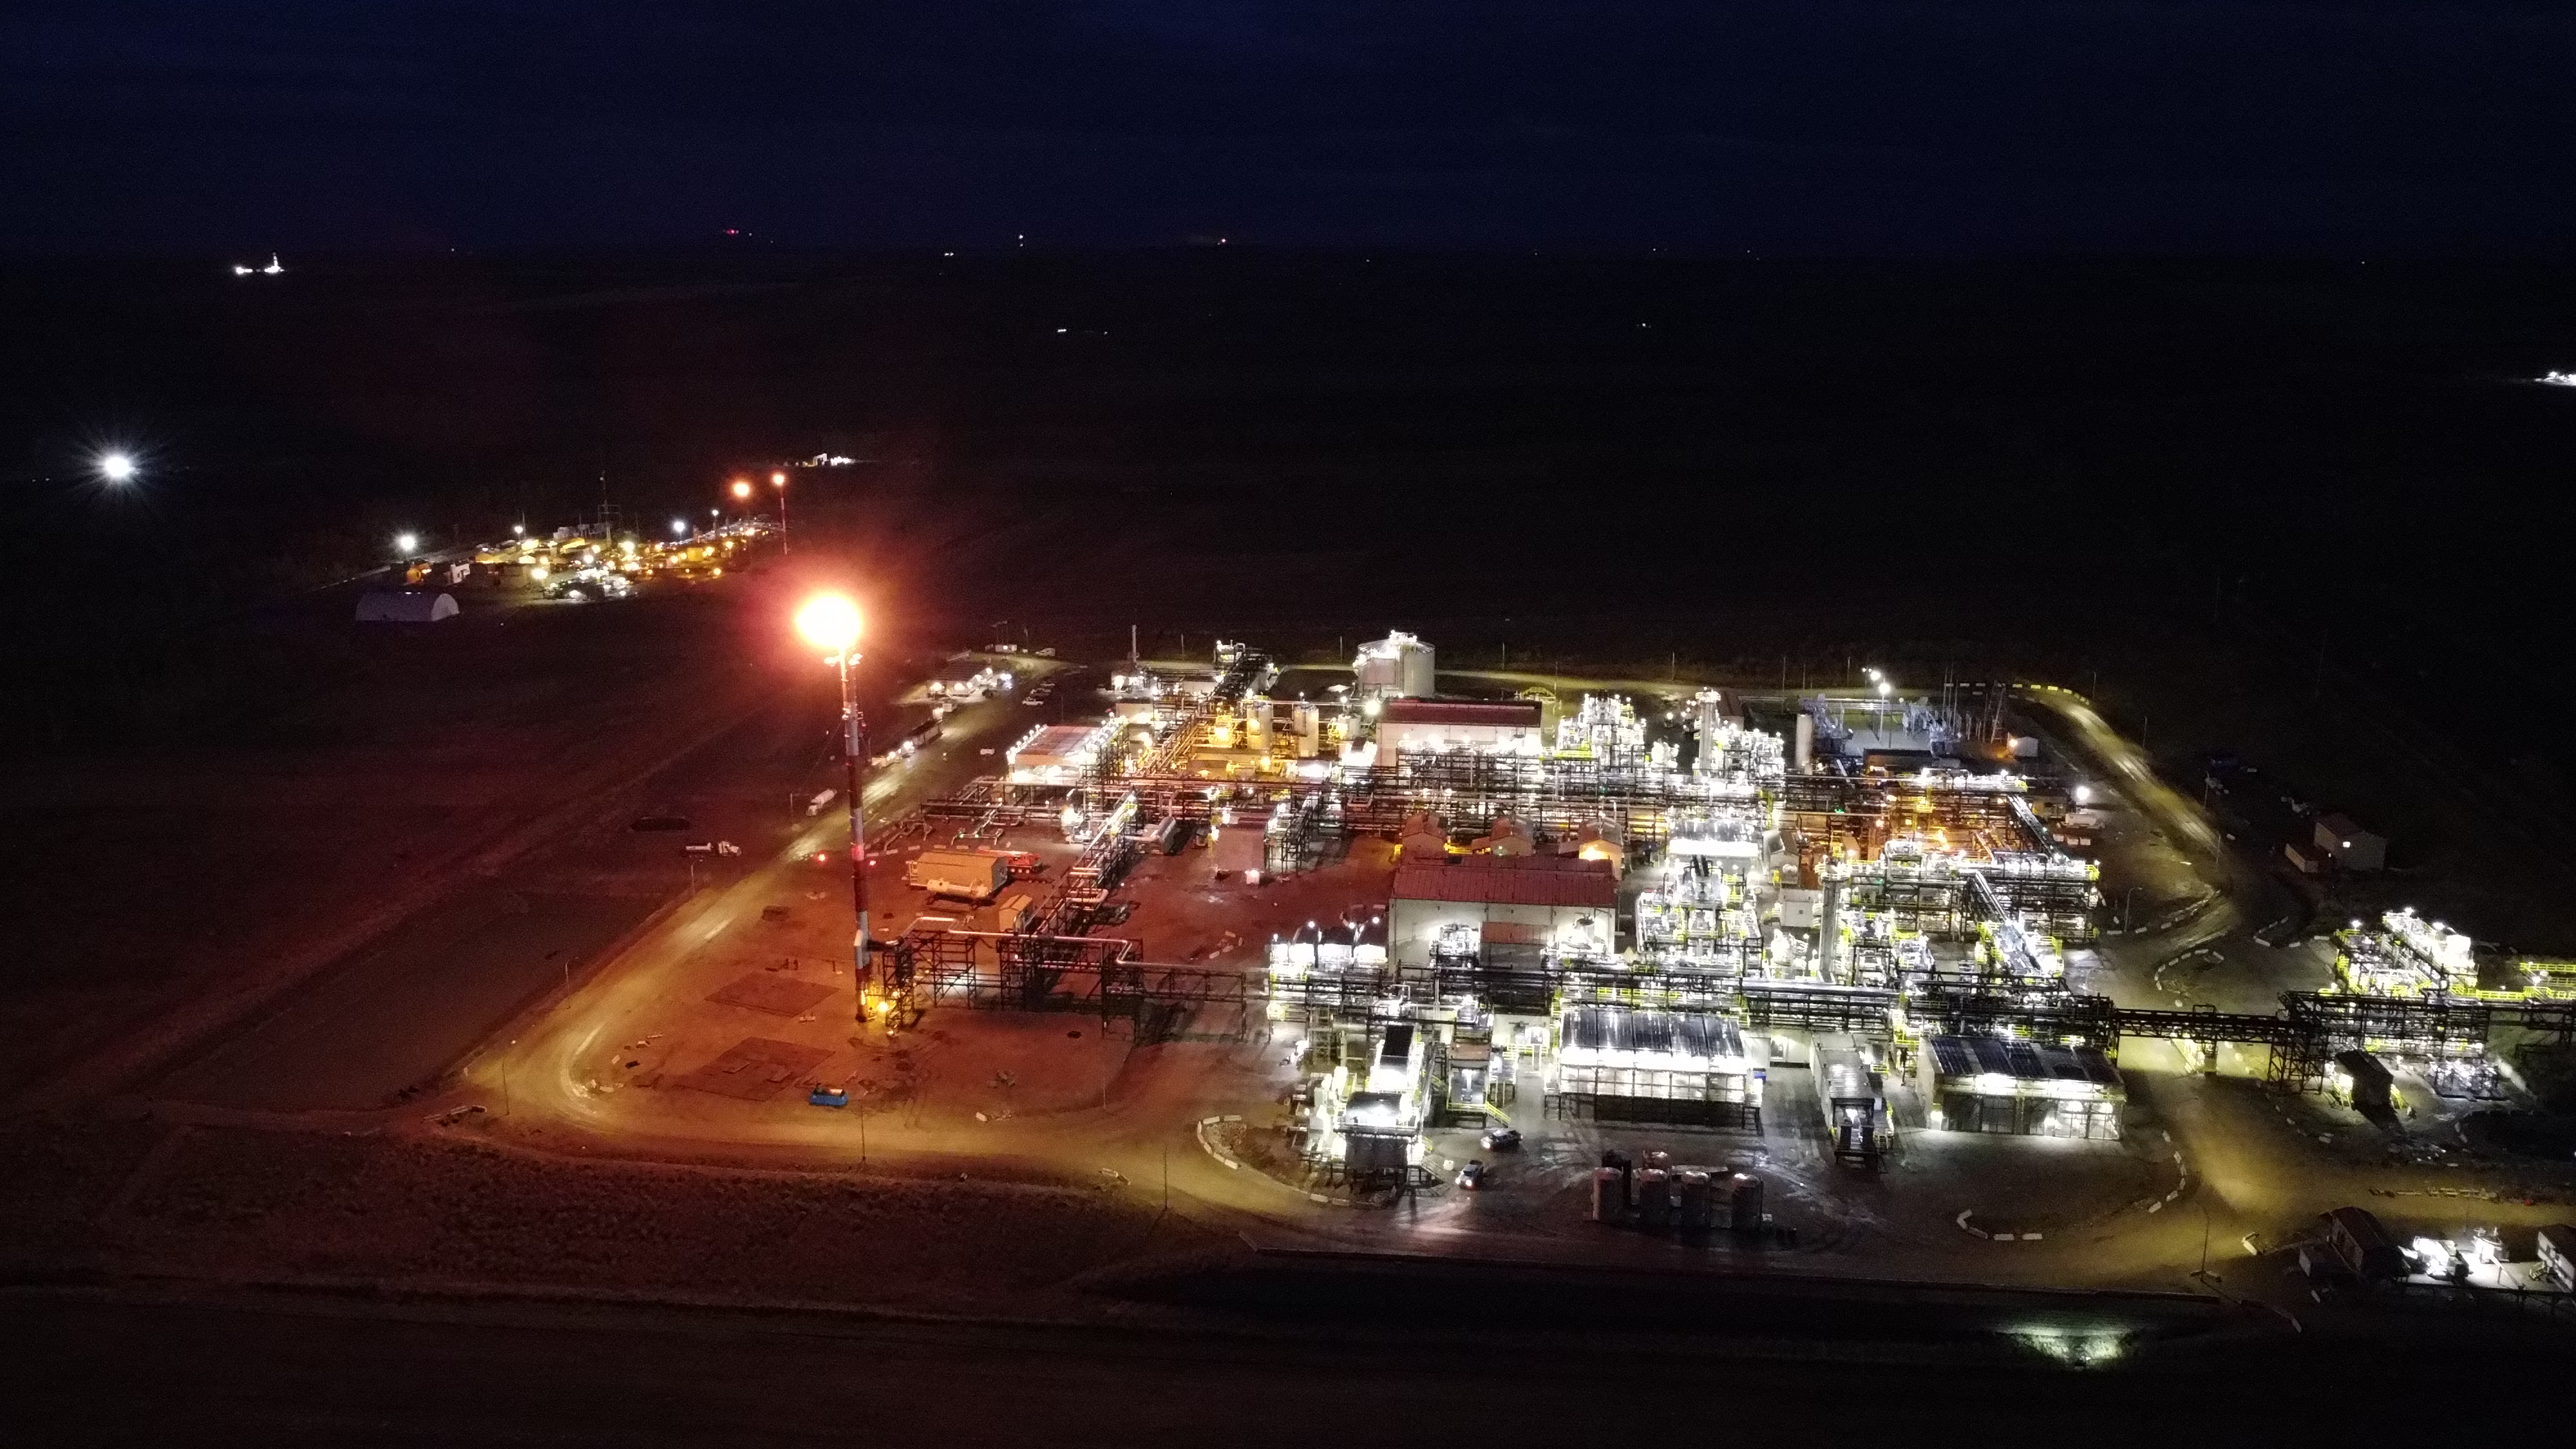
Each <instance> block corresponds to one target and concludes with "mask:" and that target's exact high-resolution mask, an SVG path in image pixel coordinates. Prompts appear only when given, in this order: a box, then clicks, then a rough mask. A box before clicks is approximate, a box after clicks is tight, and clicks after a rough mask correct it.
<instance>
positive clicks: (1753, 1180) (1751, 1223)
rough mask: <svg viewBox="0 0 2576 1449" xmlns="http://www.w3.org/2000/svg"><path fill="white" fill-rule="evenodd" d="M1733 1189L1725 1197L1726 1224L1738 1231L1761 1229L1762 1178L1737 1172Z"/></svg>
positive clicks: (1758, 1230) (1750, 1231) (1756, 1231)
mask: <svg viewBox="0 0 2576 1449" xmlns="http://www.w3.org/2000/svg"><path fill="white" fill-rule="evenodd" d="M1733 1189H1734V1190H1733V1191H1732V1192H1731V1193H1730V1194H1729V1196H1728V1199H1727V1206H1728V1209H1729V1212H1728V1226H1730V1227H1732V1228H1734V1229H1735V1231H1737V1232H1739V1233H1758V1232H1760V1231H1762V1179H1760V1178H1758V1177H1755V1176H1754V1175H1753V1174H1751V1173H1749V1172H1739V1173H1737V1174H1736V1175H1735V1181H1734V1184H1733Z"/></svg>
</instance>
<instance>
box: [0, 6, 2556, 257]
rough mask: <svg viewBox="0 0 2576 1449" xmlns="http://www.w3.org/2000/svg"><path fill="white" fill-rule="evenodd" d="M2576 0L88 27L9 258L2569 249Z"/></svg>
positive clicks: (13, 27)
mask: <svg viewBox="0 0 2576 1449" xmlns="http://www.w3.org/2000/svg"><path fill="white" fill-rule="evenodd" d="M2571 155H2576V6H2569V5H2566V4H2563V3H2549V0H2531V3H2477V0H2382V3H2348V4H2338V3H2329V0H2309V3H2298V0H2201V3H2187V0H2133V3H2094V0H1939V3H1926V4H1886V3H1849V0H1754V3H1723V0H1688V3H1677V4H1641V3H1611V0H1603V3H1583V4H1574V3H1565V4H1518V3H1494V0H1473V3H1471V0H1377V3H1316V4H1289V3H1280V4H1263V3H1243V0H1164V3H1148V0H1096V3H1033V0H1024V3H1002V4H979V3H972V0H932V3H911V0H874V3H852V0H828V3H815V4H805V5H794V4H749V3H733V4H686V3H668V0H639V3H629V4H616V5H611V4H587V5H575V4H561V3H547V0H495V3H438V0H411V3H396V0H267V3H232V0H143V3H127V0H81V3H69V4H63V3H49V0H36V3H27V0H20V3H18V4H14V5H11V6H9V7H7V9H6V16H5V18H0V197H5V198H6V200H5V202H0V216H5V217H6V224H5V227H0V245H5V246H8V247H12V248H15V249H19V250H22V251H27V250H32V251H86V250H99V249H113V250H120V251H199V250H210V249H231V250H240V251H252V250H256V251H262V252H264V251H266V250H268V249H270V248H277V249H282V250H287V251H290V252H291V251H298V250H310V249H318V248H386V247H400V248H423V249H436V250H444V249H446V248H449V247H457V248H463V249H469V250H470V249H479V248H499V247H524V246H548V247H554V246H592V245H601V244H606V245H625V244H637V243H648V244H659V243H670V242H686V241H692V240H697V239H703V238H711V237H715V236H718V235H720V234H721V233H722V232H723V230H724V229H725V228H728V227H732V228H740V229H744V230H747V231H749V232H751V233H753V234H754V235H755V236H757V237H759V238H761V239H765V240H771V241H775V242H778V243H780V244H785V245H796V246H806V245H825V246H836V245H858V246H886V245H901V246H924V245H926V246H940V247H948V246H954V247H961V248H991V247H998V246H1008V245H1012V244H1013V243H1014V238H1015V237H1017V236H1018V235H1020V234H1023V233H1025V234H1026V235H1027V236H1028V238H1029V245H1031V246H1045V247H1056V246H1104V245H1105V246H1132V245H1160V244H1169V243H1175V242H1180V241H1183V240H1186V239H1189V238H1192V237H1195V236H1207V237H1213V236H1220V235H1222V236H1227V237H1230V238H1233V239H1235V240H1237V241H1242V242H1254V243H1267V244H1274V245H1360V244H1368V245H1390V244H1391V245H1409V246H1425V247H1478V248H1525V247H1543V248H1580V247H1606V248H1622V249H1642V248H1649V247H1658V246H1660V247H1665V248H1668V249H1672V250H1676V251H1696V252H1726V251H1738V250H1743V249H1755V250H1760V251H1766V252H1772V251H1805V252H1828V253H1850V252H1859V253H1897V254H1946V253H1957V252H2033V251H2050V252H2063V251H2082V252H2092V251H2106V250H2107V251H2128V252H2142V251H2143V252H2217V253H2231V252H2283V251H2291V252H2300V251H2307V252H2314V251H2324V252H2333V253H2356V252H2357V253H2362V254H2373V253H2377V252H2381V251H2388V252H2398V251H2408V250H2414V251H2440V252H2463V251H2465V252H2479V251H2488V250H2513V251H2529V250H2544V251H2556V250H2559V249H2560V248H2561V247H2562V245H2563V244H2564V243H2565V241H2566V240H2567V239H2568V238H2569V237H2570V236H2571V235H2576V229H2571V222H2576V189H2571V188H2570V187H2569V186H2568V185H2567V182H2568V180H2569V172H2570V164H2569V157H2570V156H2571Z"/></svg>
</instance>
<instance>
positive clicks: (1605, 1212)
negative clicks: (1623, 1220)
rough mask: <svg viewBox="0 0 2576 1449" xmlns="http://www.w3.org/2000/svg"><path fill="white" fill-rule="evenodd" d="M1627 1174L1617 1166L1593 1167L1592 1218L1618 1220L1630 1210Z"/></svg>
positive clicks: (1594, 1219)
mask: <svg viewBox="0 0 2576 1449" xmlns="http://www.w3.org/2000/svg"><path fill="white" fill-rule="evenodd" d="M1626 1182H1627V1174H1626V1173H1624V1172H1621V1171H1620V1170H1619V1169H1617V1168H1615V1167H1596V1168H1594V1169H1592V1220H1593V1221H1594V1222H1596V1223H1613V1222H1617V1221H1618V1220H1619V1219H1620V1217H1621V1216H1622V1215H1623V1214H1625V1213H1626V1212H1627V1211H1628V1203H1627V1186H1626Z"/></svg>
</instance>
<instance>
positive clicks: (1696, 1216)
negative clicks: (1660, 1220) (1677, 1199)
mask: <svg viewBox="0 0 2576 1449" xmlns="http://www.w3.org/2000/svg"><path fill="white" fill-rule="evenodd" d="M1716 1211H1717V1188H1716V1185H1715V1184H1713V1183H1711V1182H1710V1181H1709V1180H1708V1174H1707V1173H1705V1172H1701V1171H1699V1170H1697V1169H1695V1168H1684V1169H1682V1174H1681V1209H1680V1214H1681V1216H1680V1226H1681V1230H1682V1231H1683V1232H1686V1233H1704V1232H1707V1231H1708V1229H1709V1224H1710V1223H1711V1222H1712V1221H1714V1220H1715V1217H1716Z"/></svg>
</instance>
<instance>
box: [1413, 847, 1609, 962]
mask: <svg viewBox="0 0 2576 1449" xmlns="http://www.w3.org/2000/svg"><path fill="white" fill-rule="evenodd" d="M1618 910H1619V877H1618V874H1617V873H1616V872H1615V871H1614V870H1613V869H1612V868H1611V865H1610V863H1609V862H1608V861H1602V860H1584V859H1582V858H1581V857H1579V856H1572V855H1470V856H1462V857H1460V858H1458V859H1457V860H1455V861H1430V862H1423V861H1417V860H1415V859H1413V858H1411V857H1407V858H1406V860H1405V861H1404V863H1403V864H1401V865H1399V866H1398V867H1396V872H1395V887H1394V890H1393V892H1392V893H1391V903H1390V905H1389V908H1388V911H1387V949H1388V950H1389V951H1390V952H1391V953H1392V954H1393V955H1394V957H1395V960H1396V963H1397V964H1398V965H1403V966H1420V965H1425V964H1427V963H1428V962H1429V961H1430V959H1431V953H1432V952H1433V950H1435V949H1439V950H1443V951H1448V952H1452V953H1456V952H1459V951H1461V950H1462V949H1463V950H1464V951H1480V950H1481V949H1482V948H1483V943H1484V942H1485V939H1486V937H1487V936H1488V935H1489V934H1498V933H1494V932H1489V930H1488V927H1489V926H1492V927H1506V926H1508V927H1517V928H1520V929H1518V930H1514V931H1511V932H1509V933H1508V934H1510V935H1512V936H1513V937H1514V938H1515V939H1516V940H1519V941H1523V942H1525V943H1526V944H1529V945H1536V946H1538V947H1540V948H1541V949H1542V950H1544V951H1553V952H1556V953H1558V954H1560V955H1571V956H1584V957H1596V958H1607V957H1608V956H1609V955H1610V953H1611V950H1612V947H1613V946H1614V945H1615V944H1616V939H1617V933H1618ZM1533 938H1534V939H1533Z"/></svg>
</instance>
